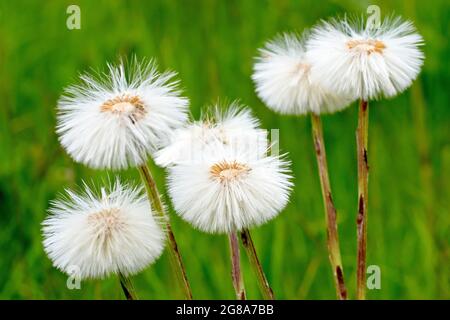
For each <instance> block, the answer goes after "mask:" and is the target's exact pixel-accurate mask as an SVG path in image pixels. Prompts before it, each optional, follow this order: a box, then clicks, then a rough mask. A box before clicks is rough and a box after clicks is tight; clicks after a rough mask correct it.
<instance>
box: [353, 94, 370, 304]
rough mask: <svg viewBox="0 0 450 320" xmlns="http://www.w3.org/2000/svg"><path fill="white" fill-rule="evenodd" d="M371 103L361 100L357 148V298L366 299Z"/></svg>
mask: <svg viewBox="0 0 450 320" xmlns="http://www.w3.org/2000/svg"><path fill="white" fill-rule="evenodd" d="M368 133H369V103H368V101H365V100H363V99H361V101H360V103H359V112H358V127H357V129H356V146H357V157H358V214H357V219H356V230H357V270H356V298H357V299H358V300H364V299H365V298H366V247H367V209H368V195H369V164H368V158H367V146H368V136H369V134H368Z"/></svg>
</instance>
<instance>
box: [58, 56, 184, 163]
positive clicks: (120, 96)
mask: <svg viewBox="0 0 450 320" xmlns="http://www.w3.org/2000/svg"><path fill="white" fill-rule="evenodd" d="M108 67H109V74H105V75H103V76H99V77H94V76H92V75H89V74H85V75H83V76H81V81H82V83H81V84H80V85H75V86H71V87H69V88H67V89H66V92H65V94H64V95H63V96H62V97H61V98H60V100H59V103H58V119H57V120H58V121H57V133H58V135H59V139H60V141H61V144H62V145H63V147H64V148H65V149H66V150H67V152H68V153H69V154H70V155H71V156H72V157H73V158H74V159H75V160H76V161H78V162H81V163H84V164H86V165H87V166H89V167H92V168H109V169H124V168H127V167H129V166H137V165H140V164H142V163H143V162H145V161H146V160H147V157H148V155H149V154H152V153H154V152H155V151H156V150H157V148H159V147H161V145H162V144H164V143H165V141H167V139H168V137H169V135H170V134H171V132H172V131H173V130H174V129H176V128H178V127H180V126H182V125H183V124H184V122H185V121H186V120H187V105H188V100H187V99H186V98H183V97H181V96H180V95H179V91H178V90H177V81H173V77H174V76H175V73H173V72H165V73H163V74H159V73H158V72H157V69H156V65H155V63H154V62H152V61H150V62H142V63H138V62H136V61H135V60H134V61H133V62H131V63H130V64H129V65H128V66H127V67H128V70H125V67H126V66H125V65H124V64H123V63H121V64H120V65H118V66H113V65H108ZM103 77H104V79H102V78H103Z"/></svg>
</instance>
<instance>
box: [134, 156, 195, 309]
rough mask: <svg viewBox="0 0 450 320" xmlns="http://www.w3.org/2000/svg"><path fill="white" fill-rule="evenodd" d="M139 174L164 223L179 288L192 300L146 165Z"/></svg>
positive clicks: (159, 197) (179, 257)
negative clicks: (179, 283) (179, 284)
mask: <svg viewBox="0 0 450 320" xmlns="http://www.w3.org/2000/svg"><path fill="white" fill-rule="evenodd" d="M139 173H140V174H141V178H142V180H143V182H144V185H145V189H146V190H147V195H148V197H149V199H150V202H151V203H152V206H153V208H154V210H155V211H156V212H157V214H158V215H159V216H160V217H161V218H162V219H163V221H164V224H165V226H164V227H165V231H166V234H167V239H168V242H169V252H170V256H171V261H172V265H173V267H174V269H175V271H176V274H177V278H178V280H179V281H180V282H181V287H182V288H183V291H184V295H185V298H186V299H187V300H192V291H191V287H190V284H189V280H188V278H187V275H186V269H185V268H184V264H183V260H182V258H181V254H180V251H179V250H178V245H177V242H176V240H175V235H174V234H173V231H172V227H171V225H170V222H169V217H168V216H167V214H166V212H165V209H164V206H163V204H162V201H161V196H160V194H159V192H158V189H157V186H156V182H155V180H154V179H153V176H152V174H151V172H150V169H149V167H148V166H147V165H146V164H144V165H142V166H140V167H139Z"/></svg>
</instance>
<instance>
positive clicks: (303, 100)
mask: <svg viewBox="0 0 450 320" xmlns="http://www.w3.org/2000/svg"><path fill="white" fill-rule="evenodd" d="M306 36H307V35H306V34H305V35H304V36H303V37H299V36H296V35H293V34H284V35H282V36H278V37H277V38H275V39H274V40H272V41H269V42H268V43H267V44H266V46H265V47H264V48H263V49H260V56H259V57H257V59H256V63H255V65H254V72H253V75H252V78H253V81H254V82H255V85H256V92H257V94H258V96H259V97H260V98H261V100H263V101H264V103H266V104H267V106H268V107H269V108H271V109H273V110H274V111H277V112H280V113H285V114H298V115H299V114H306V113H309V112H313V113H316V114H320V113H331V112H336V111H339V110H341V109H343V108H345V107H346V106H348V105H349V103H350V102H351V100H350V99H349V98H348V97H347V96H345V95H337V94H335V93H333V92H331V91H329V90H326V89H325V88H323V86H322V85H321V83H320V81H313V80H312V78H313V77H312V75H311V72H312V70H313V69H312V68H311V61H310V59H309V58H308V55H307V53H306V50H305V45H304V39H303V38H305V37H306Z"/></svg>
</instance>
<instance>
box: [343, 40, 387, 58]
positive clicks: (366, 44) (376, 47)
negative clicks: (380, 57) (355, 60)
mask: <svg viewBox="0 0 450 320" xmlns="http://www.w3.org/2000/svg"><path fill="white" fill-rule="evenodd" d="M347 47H348V48H349V49H350V50H354V51H357V52H365V53H367V54H371V53H374V52H376V53H379V54H382V53H383V50H384V49H385V48H386V45H385V44H384V42H383V41H380V40H374V39H366V40H350V41H348V42H347Z"/></svg>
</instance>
